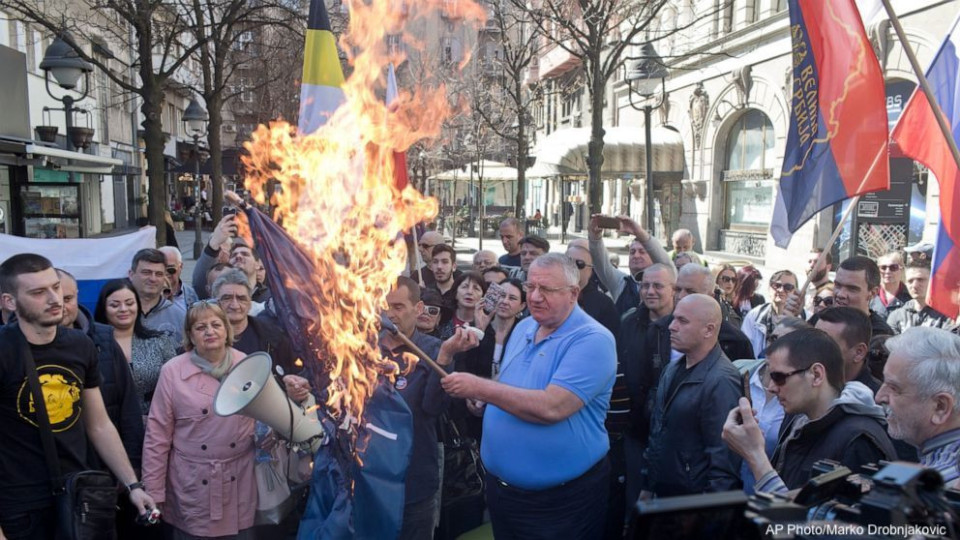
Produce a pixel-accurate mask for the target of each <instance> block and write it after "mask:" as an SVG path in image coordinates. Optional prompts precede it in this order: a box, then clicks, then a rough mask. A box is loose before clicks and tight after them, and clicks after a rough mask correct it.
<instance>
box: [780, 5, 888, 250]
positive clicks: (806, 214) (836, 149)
mask: <svg viewBox="0 0 960 540" xmlns="http://www.w3.org/2000/svg"><path fill="white" fill-rule="evenodd" d="M789 7H790V34H791V38H792V41H793V87H792V89H791V93H792V98H791V103H792V107H791V110H790V113H791V114H790V116H791V118H790V131H789V132H788V134H787V147H786V151H785V154H784V159H783V169H782V171H781V175H780V192H779V195H778V201H777V208H775V211H774V218H773V222H772V224H771V231H770V232H771V234H772V235H773V237H774V240H776V243H777V245H778V246H780V247H786V244H787V243H788V242H789V239H790V236H791V235H792V233H794V232H796V230H797V229H799V228H800V227H801V226H802V225H803V224H804V223H806V222H807V220H809V219H810V218H811V217H813V216H814V215H815V214H816V213H817V212H819V211H820V210H822V209H824V208H826V207H828V206H830V205H833V204H835V203H837V202H839V201H842V200H844V199H849V198H851V197H854V196H856V195H861V194H863V193H869V192H871V191H878V190H882V189H889V187H890V174H889V163H888V160H887V144H888V142H887V113H886V98H885V94H884V87H883V74H882V73H881V71H880V65H879V63H878V62H877V58H876V56H875V55H874V52H873V48H872V47H871V46H870V42H869V40H867V36H866V33H865V32H864V29H863V22H862V21H861V19H860V13H859V11H858V10H857V6H856V4H855V3H854V0H831V1H823V0H790V1H789Z"/></svg>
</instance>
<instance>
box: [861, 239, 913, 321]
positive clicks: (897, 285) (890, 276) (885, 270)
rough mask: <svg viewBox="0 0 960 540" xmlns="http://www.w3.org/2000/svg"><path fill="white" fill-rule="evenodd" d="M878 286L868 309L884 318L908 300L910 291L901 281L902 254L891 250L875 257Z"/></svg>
mask: <svg viewBox="0 0 960 540" xmlns="http://www.w3.org/2000/svg"><path fill="white" fill-rule="evenodd" d="M877 267H878V268H880V288H879V289H877V295H876V296H874V297H873V300H871V301H870V309H872V310H873V311H875V312H876V313H877V315H879V316H881V317H883V318H884V319H886V318H887V317H889V316H890V314H891V313H895V312H896V311H897V310H898V309H900V308H901V307H903V305H904V304H906V303H907V302H909V301H910V292H909V291H907V287H906V285H904V283H903V269H904V266H903V255H901V254H900V252H899V251H891V252H890V253H887V254H885V255H883V256H881V257H880V258H878V259H877Z"/></svg>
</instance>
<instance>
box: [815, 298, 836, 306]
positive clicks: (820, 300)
mask: <svg viewBox="0 0 960 540" xmlns="http://www.w3.org/2000/svg"><path fill="white" fill-rule="evenodd" d="M833 301H834V299H833V297H832V296H814V297H813V305H815V306H819V305H820V304H823V305H824V306H826V307H830V306H832V305H833Z"/></svg>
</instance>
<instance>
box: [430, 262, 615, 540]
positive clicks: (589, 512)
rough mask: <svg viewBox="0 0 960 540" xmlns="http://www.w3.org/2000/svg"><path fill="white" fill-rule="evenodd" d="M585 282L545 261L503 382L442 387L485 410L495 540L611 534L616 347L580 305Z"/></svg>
mask: <svg viewBox="0 0 960 540" xmlns="http://www.w3.org/2000/svg"><path fill="white" fill-rule="evenodd" d="M579 282H580V273H579V271H578V270H577V267H576V265H575V264H574V262H573V260H572V259H570V257H567V256H566V255H561V254H559V253H547V254H544V255H541V256H540V257H537V258H536V259H535V260H534V261H533V262H532V263H531V265H530V271H529V274H528V275H527V281H526V282H525V283H524V284H523V288H524V289H525V290H526V292H527V306H528V307H529V309H530V315H531V316H530V317H528V318H526V319H524V320H522V321H520V322H518V323H517V325H516V327H515V328H514V331H513V335H512V337H511V338H510V340H509V341H508V342H507V345H506V351H505V352H504V355H503V363H502V364H501V369H500V376H499V379H498V380H496V381H493V380H490V379H483V378H480V377H477V376H475V375H471V374H469V373H451V374H450V375H447V376H446V377H444V379H443V380H442V382H441V384H442V385H443V388H444V389H445V390H446V391H447V392H448V393H449V394H450V395H452V396H453V397H457V398H468V399H473V400H481V401H483V402H486V403H487V407H486V410H485V412H484V415H483V441H482V444H481V448H480V451H481V455H482V457H483V463H484V465H486V467H487V488H486V489H487V493H486V497H487V504H488V505H489V509H490V518H491V521H492V524H493V534H494V536H496V537H497V538H600V537H602V535H603V529H604V521H605V519H606V510H607V500H608V491H607V489H608V481H609V474H610V464H609V463H608V461H607V451H608V450H609V448H610V445H609V440H608V438H607V431H606V428H605V427H604V419H605V417H606V413H607V407H608V406H609V404H610V393H611V389H612V387H613V382H614V378H615V376H616V347H615V344H614V338H613V335H611V334H610V332H609V331H608V330H607V329H605V328H604V327H603V326H601V325H600V323H598V322H596V321H595V320H593V319H592V318H591V317H590V316H589V315H587V314H586V313H585V312H584V311H583V310H582V309H581V308H580V307H579V306H578V305H577V297H578V296H579V294H580V286H579ZM585 494H589V496H584V495H585Z"/></svg>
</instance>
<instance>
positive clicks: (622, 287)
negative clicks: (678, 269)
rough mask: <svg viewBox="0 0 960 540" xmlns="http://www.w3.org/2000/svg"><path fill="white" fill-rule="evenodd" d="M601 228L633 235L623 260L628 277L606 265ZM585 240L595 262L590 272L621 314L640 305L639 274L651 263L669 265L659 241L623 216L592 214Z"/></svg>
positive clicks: (607, 259)
mask: <svg viewBox="0 0 960 540" xmlns="http://www.w3.org/2000/svg"><path fill="white" fill-rule="evenodd" d="M605 228H606V229H616V230H618V231H619V232H621V233H626V234H632V235H634V237H635V238H634V240H633V242H631V243H630V257H629V259H628V261H627V265H628V267H629V271H630V273H629V274H628V273H626V272H623V271H622V270H619V269H617V268H615V267H614V266H613V264H612V263H611V262H610V255H609V254H608V253H607V248H606V247H605V246H604V245H603V229H605ZM589 239H590V255H591V256H592V257H593V260H594V261H595V266H594V271H595V272H596V274H597V277H598V278H599V279H600V283H601V284H603V286H604V287H606V289H607V290H608V291H610V296H611V297H612V298H613V300H614V302H615V303H616V306H617V311H618V312H619V313H620V314H621V315H623V314H624V313H626V312H627V311H630V310H631V309H633V308H635V307H637V306H639V305H640V286H639V283H640V279H641V276H642V275H643V271H644V270H646V269H647V268H648V267H649V266H650V265H652V264H654V263H664V264H672V261H671V260H670V257H668V256H667V252H666V251H665V250H664V249H663V246H661V245H660V241H659V240H657V239H656V238H654V237H653V236H652V235H650V234H649V233H648V232H647V231H645V230H644V229H643V227H641V226H640V224H638V223H637V222H636V221H634V220H632V219H630V218H628V217H626V216H618V217H610V216H602V215H600V214H596V215H594V216H593V217H591V218H590V226H589Z"/></svg>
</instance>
